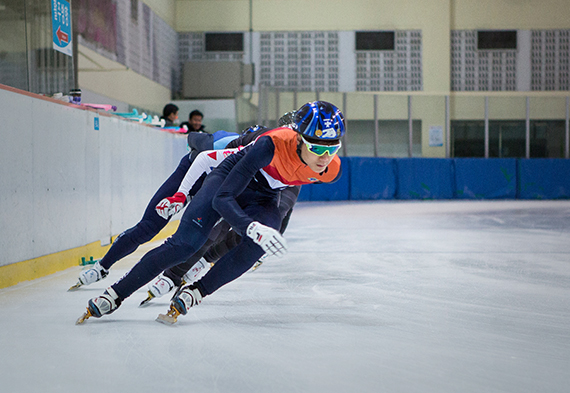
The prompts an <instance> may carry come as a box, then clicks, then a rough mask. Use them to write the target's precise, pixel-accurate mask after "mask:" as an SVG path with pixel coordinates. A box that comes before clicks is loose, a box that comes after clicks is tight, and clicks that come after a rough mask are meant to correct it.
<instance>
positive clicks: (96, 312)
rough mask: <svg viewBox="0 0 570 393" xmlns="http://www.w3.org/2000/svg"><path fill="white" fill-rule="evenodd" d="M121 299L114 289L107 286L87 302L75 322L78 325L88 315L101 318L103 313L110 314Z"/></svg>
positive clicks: (119, 303) (117, 306)
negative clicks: (83, 310) (82, 312)
mask: <svg viewBox="0 0 570 393" xmlns="http://www.w3.org/2000/svg"><path fill="white" fill-rule="evenodd" d="M121 301H122V300H121V298H119V296H118V295H117V293H116V292H115V290H114V289H113V288H111V287H109V288H107V290H106V291H105V292H103V294H102V295H101V296H98V297H96V298H93V299H90V300H89V302H87V311H86V312H85V313H84V314H83V315H82V316H81V317H79V319H78V320H77V322H75V324H76V325H80V324H82V323H83V322H85V321H86V320H87V319H88V318H89V317H95V318H101V317H102V316H103V315H107V314H112V313H113V312H114V311H115V310H116V309H117V308H119V306H120V305H121Z"/></svg>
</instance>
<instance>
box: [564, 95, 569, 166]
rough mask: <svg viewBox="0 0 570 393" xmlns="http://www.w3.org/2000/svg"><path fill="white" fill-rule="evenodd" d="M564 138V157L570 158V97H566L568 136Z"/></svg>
mask: <svg viewBox="0 0 570 393" xmlns="http://www.w3.org/2000/svg"><path fill="white" fill-rule="evenodd" d="M564 140H565V142H566V146H565V149H564V157H565V158H570V97H566V137H565V138H564Z"/></svg>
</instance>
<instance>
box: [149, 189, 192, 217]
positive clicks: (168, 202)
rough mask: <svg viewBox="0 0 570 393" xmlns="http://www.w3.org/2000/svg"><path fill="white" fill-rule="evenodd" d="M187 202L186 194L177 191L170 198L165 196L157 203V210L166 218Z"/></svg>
mask: <svg viewBox="0 0 570 393" xmlns="http://www.w3.org/2000/svg"><path fill="white" fill-rule="evenodd" d="M185 203H186V195H184V193H183V192H177V193H176V194H174V195H173V196H171V197H169V198H164V199H163V200H162V201H160V202H158V205H156V212H157V213H158V215H159V216H160V217H162V218H164V219H165V220H168V219H169V218H170V217H171V216H173V215H175V214H176V213H178V212H179V211H180V210H182V208H183V207H184V204H185Z"/></svg>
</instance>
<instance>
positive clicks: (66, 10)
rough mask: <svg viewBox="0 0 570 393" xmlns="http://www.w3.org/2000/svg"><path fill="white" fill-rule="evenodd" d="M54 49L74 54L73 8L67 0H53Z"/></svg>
mask: <svg viewBox="0 0 570 393" xmlns="http://www.w3.org/2000/svg"><path fill="white" fill-rule="evenodd" d="M51 26H52V32H53V34H52V36H53V49H55V50H57V51H59V52H61V53H63V54H66V55H68V56H72V55H73V51H72V45H71V8H70V6H69V2H67V1H65V0H51Z"/></svg>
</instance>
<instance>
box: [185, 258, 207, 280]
mask: <svg viewBox="0 0 570 393" xmlns="http://www.w3.org/2000/svg"><path fill="white" fill-rule="evenodd" d="M210 266H211V265H210V264H209V263H208V262H207V261H206V260H205V259H204V258H201V259H200V260H199V261H198V262H196V263H195V264H194V266H192V269H190V270H188V272H187V273H186V274H185V275H184V277H182V281H183V282H184V283H186V284H192V283H193V282H195V281H198V279H199V278H201V277H202V276H203V275H204V274H206V273H207V272H208V270H209V269H210Z"/></svg>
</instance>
